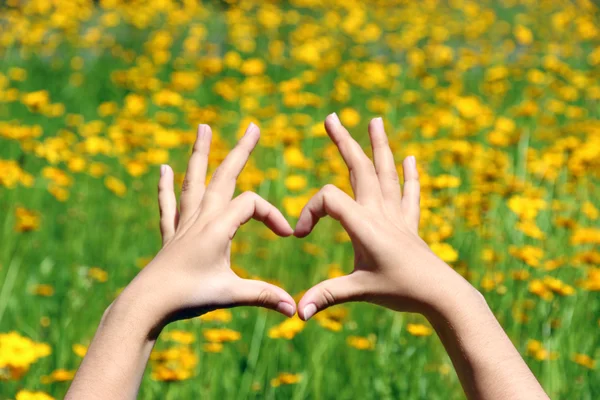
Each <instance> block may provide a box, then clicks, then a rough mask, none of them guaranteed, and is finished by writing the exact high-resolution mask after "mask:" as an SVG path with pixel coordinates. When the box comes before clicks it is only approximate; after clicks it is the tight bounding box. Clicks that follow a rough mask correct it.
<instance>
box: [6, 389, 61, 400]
mask: <svg viewBox="0 0 600 400" xmlns="http://www.w3.org/2000/svg"><path fill="white" fill-rule="evenodd" d="M15 399H16V400H54V397H52V396H50V395H49V394H47V393H44V392H31V391H29V390H25V389H22V390H19V392H18V393H17V396H16V398H15Z"/></svg>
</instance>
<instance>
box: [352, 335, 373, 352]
mask: <svg viewBox="0 0 600 400" xmlns="http://www.w3.org/2000/svg"><path fill="white" fill-rule="evenodd" d="M375 342H376V338H375V335H370V336H369V337H363V336H348V337H347V338H346V343H347V344H348V346H350V347H354V348H355V349H358V350H373V349H374V348H375Z"/></svg>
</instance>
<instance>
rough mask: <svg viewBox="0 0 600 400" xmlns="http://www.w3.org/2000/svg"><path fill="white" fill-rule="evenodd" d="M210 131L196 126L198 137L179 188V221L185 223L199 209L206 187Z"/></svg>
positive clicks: (205, 127) (208, 127)
mask: <svg viewBox="0 0 600 400" xmlns="http://www.w3.org/2000/svg"><path fill="white" fill-rule="evenodd" d="M211 139H212V131H211V129H210V126H208V125H205V124H201V125H198V136H197V137H196V142H195V143H194V149H193V151H192V155H191V156H190V160H189V162H188V167H187V171H186V173H185V179H184V180H183V186H182V188H181V219H182V220H183V221H187V220H188V219H189V218H190V217H191V216H192V215H194V213H195V212H196V211H197V210H198V208H199V207H200V203H201V202H202V196H203V195H204V190H205V185H206V170H207V168H208V154H209V152H210V142H211Z"/></svg>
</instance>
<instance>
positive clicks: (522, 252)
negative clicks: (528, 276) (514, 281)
mask: <svg viewBox="0 0 600 400" xmlns="http://www.w3.org/2000/svg"><path fill="white" fill-rule="evenodd" d="M508 252H509V254H510V255H511V256H513V257H515V258H517V259H519V260H522V261H523V262H525V263H526V264H527V265H529V266H531V267H537V266H539V265H540V262H541V259H542V258H543V257H544V251H543V250H542V249H540V248H539V247H534V246H530V245H526V246H523V247H522V248H517V247H516V246H510V247H509V248H508Z"/></svg>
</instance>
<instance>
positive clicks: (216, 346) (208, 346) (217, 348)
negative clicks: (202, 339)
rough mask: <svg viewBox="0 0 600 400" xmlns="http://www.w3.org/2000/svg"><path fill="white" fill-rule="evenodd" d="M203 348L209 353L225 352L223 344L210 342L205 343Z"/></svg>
mask: <svg viewBox="0 0 600 400" xmlns="http://www.w3.org/2000/svg"><path fill="white" fill-rule="evenodd" d="M202 348H203V349H204V351H205V352H207V353H220V352H221V351H223V344H222V343H213V342H209V343H204V344H203V345H202Z"/></svg>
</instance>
